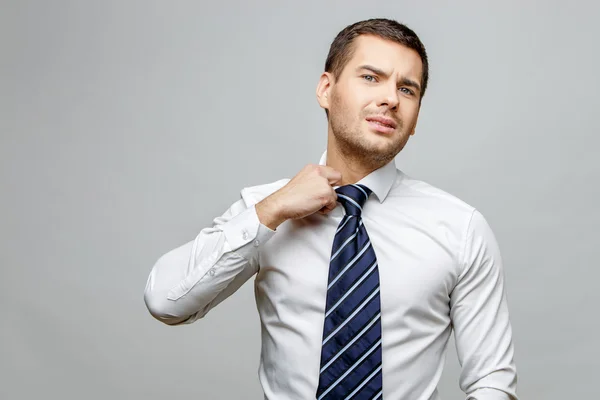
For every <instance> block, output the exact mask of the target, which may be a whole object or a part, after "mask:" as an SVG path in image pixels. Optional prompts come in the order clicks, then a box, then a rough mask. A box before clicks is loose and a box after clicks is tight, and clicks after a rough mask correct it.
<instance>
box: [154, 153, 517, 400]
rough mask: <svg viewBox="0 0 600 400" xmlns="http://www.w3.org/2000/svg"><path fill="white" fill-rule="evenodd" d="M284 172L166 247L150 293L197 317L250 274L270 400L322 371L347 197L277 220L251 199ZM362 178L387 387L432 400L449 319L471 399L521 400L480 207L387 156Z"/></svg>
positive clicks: (174, 316)
mask: <svg viewBox="0 0 600 400" xmlns="http://www.w3.org/2000/svg"><path fill="white" fill-rule="evenodd" d="M326 157H327V152H325V153H323V155H322V157H321V160H320V164H321V165H325V160H326ZM287 182H289V179H282V180H279V181H276V182H272V183H268V184H265V185H259V186H253V187H247V188H244V189H242V190H241V198H240V199H239V200H238V201H236V202H235V203H234V204H232V205H231V207H230V208H229V209H228V210H227V211H226V212H225V213H224V214H223V215H221V216H219V217H217V218H215V219H214V221H213V224H212V226H210V227H206V228H205V229H202V230H201V231H200V233H199V234H198V236H197V237H196V238H195V239H194V240H192V241H190V242H189V243H187V244H184V245H183V246H181V247H178V248H176V249H173V250H171V251H169V252H168V253H166V254H165V255H163V256H162V257H160V259H159V260H158V261H157V262H156V264H155V265H154V267H153V269H152V271H151V273H150V276H149V278H148V282H147V284H146V289H145V295H144V299H145V302H146V305H147V307H148V310H149V311H150V313H151V314H152V315H153V316H154V317H155V318H157V319H158V320H160V321H162V322H164V323H167V324H179V323H191V322H194V321H196V320H198V319H199V318H202V317H203V316H204V315H206V313H207V312H209V311H210V310H211V309H212V308H213V307H215V306H216V305H217V304H219V303H220V302H221V301H223V300H224V299H226V298H227V297H228V296H230V295H231V294H233V293H234V292H235V291H236V290H237V289H238V288H239V287H240V286H241V285H242V284H244V282H246V281H247V280H248V279H250V278H254V279H253V281H254V288H255V297H256V305H257V309H258V312H259V316H260V321H261V340H262V352H261V357H260V365H259V379H260V383H261V385H262V388H263V391H264V394H265V399H269V400H287V399H294V400H307V399H314V398H315V394H316V390H317V385H318V381H319V369H320V355H321V341H322V335H323V320H324V310H325V299H326V294H327V277H328V270H329V258H330V256H331V248H332V243H333V237H334V234H335V231H336V229H337V227H338V225H339V223H340V220H341V219H342V217H343V215H344V208H343V207H342V205H341V204H340V203H338V206H337V208H336V209H335V210H333V211H332V212H331V213H329V214H328V215H321V214H319V213H315V214H313V215H311V216H309V217H306V218H303V219H300V220H288V221H286V222H284V223H283V224H281V225H280V226H279V227H278V228H277V230H276V231H273V230H271V229H269V228H268V227H266V226H265V225H263V224H261V223H260V221H259V219H258V216H257V214H256V208H255V204H256V203H258V202H259V201H261V200H262V199H264V198H265V197H267V196H268V195H270V194H271V193H273V192H275V191H276V190H278V189H279V188H281V187H282V186H284V185H285V184H286V183H287ZM358 183H361V184H363V185H366V186H367V187H368V188H370V189H371V190H372V191H373V194H371V196H370V197H369V199H368V200H367V202H366V203H365V205H364V207H363V211H362V219H363V223H364V225H365V227H366V229H367V233H368V235H369V237H370V240H371V242H372V246H373V248H374V250H375V254H376V257H377V261H378V266H379V275H380V291H381V292H380V295H381V324H382V350H383V352H382V354H383V355H382V362H383V368H382V371H383V398H384V399H387V400H440V399H441V398H440V395H439V394H438V391H437V384H438V381H439V379H440V376H441V374H442V369H443V366H444V362H445V352H446V348H447V345H448V339H449V337H450V333H451V330H452V329H454V335H455V339H456V349H457V354H458V358H459V362H460V364H461V366H462V371H461V375H460V382H459V384H460V388H461V389H462V390H463V391H464V392H465V393H466V395H467V399H477V400H510V399H516V398H517V396H516V393H515V390H516V383H517V374H516V368H515V363H514V359H513V352H514V350H513V343H512V330H511V325H510V321H509V313H508V308H507V302H506V297H505V290H504V276H503V274H504V273H503V267H502V260H501V257H500V251H499V248H498V245H497V242H496V239H495V237H494V234H493V232H492V230H491V229H490V227H489V225H488V223H487V222H486V220H485V219H484V217H483V216H482V214H481V213H480V212H479V211H477V210H476V209H475V208H473V207H472V206H470V205H468V204H466V203H465V202H463V201H461V200H459V199H458V198H456V197H454V196H452V195H450V194H448V193H446V192H444V191H442V190H440V189H437V188H435V187H433V186H431V185H429V184H427V183H425V182H423V181H419V180H416V179H413V178H411V177H409V176H408V175H406V174H405V173H403V172H402V171H400V170H399V169H397V168H396V164H395V162H394V161H391V162H390V163H388V164H387V165H385V166H384V167H382V168H379V169H378V170H376V171H373V172H372V173H371V174H369V175H368V176H366V177H364V178H363V179H362V180H361V181H359V182H358Z"/></svg>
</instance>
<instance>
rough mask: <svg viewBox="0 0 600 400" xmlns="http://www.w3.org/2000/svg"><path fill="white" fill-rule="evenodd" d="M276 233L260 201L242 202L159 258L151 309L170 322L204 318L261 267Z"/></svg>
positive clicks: (147, 294) (149, 293)
mask: <svg viewBox="0 0 600 400" xmlns="http://www.w3.org/2000/svg"><path fill="white" fill-rule="evenodd" d="M274 234H275V231H274V230H272V229H270V228H269V227H267V226H265V225H263V224H262V223H261V222H260V220H259V217H258V215H257V212H256V205H252V206H250V207H249V206H247V204H246V203H245V201H244V199H243V198H242V199H240V200H238V201H237V202H235V203H234V204H233V205H231V207H229V209H228V210H227V211H226V212H225V213H224V214H223V215H221V216H220V217H217V218H215V219H214V220H213V224H212V226H211V227H206V228H204V229H202V231H201V232H200V233H199V234H198V236H197V237H196V238H195V240H193V241H191V242H188V243H186V244H184V245H183V246H180V247H178V248H176V249H173V250H171V251H169V252H168V253H166V254H164V255H163V256H162V257H160V258H159V259H158V261H157V262H156V263H155V265H154V267H153V268H152V271H151V272H150V276H149V277H148V280H147V283H146V288H145V291H144V301H145V303H146V307H147V308H148V311H150V314H152V316H154V317H155V318H156V319H158V320H159V321H161V322H164V323H165V324H168V325H179V324H184V323H191V322H194V321H196V320H197V319H199V318H202V317H204V315H206V313H207V312H208V311H210V310H211V309H212V308H213V307H215V306H216V305H217V304H219V303H220V302H221V301H223V300H225V299H226V298H227V297H229V296H231V295H232V294H233V293H234V292H235V291H236V290H237V289H239V288H240V287H241V286H242V284H243V283H244V282H246V281H247V280H248V279H250V277H252V275H254V274H255V273H256V272H257V271H258V250H259V249H260V247H261V246H262V245H263V244H264V243H265V242H266V241H267V240H269V239H270V238H271V237H272V236H273V235H274Z"/></svg>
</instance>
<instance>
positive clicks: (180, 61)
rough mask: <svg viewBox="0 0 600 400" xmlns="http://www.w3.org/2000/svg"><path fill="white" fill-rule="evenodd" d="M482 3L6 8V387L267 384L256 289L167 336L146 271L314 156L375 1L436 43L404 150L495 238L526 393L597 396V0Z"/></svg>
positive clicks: (13, 391) (1, 354)
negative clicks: (332, 77) (150, 298)
mask: <svg viewBox="0 0 600 400" xmlns="http://www.w3.org/2000/svg"><path fill="white" fill-rule="evenodd" d="M483 3H484V2H479V1H470V2H445V1H436V2H418V3H417V2H408V1H388V2H365V1H327V2H321V1H319V2H316V1H314V2H293V3H292V2H275V1H273V2H242V1H238V2H211V3H205V2H201V1H176V2H166V1H162V2H161V1H96V2H91V1H62V0H61V1H53V2H45V1H38V2H33V1H22V0H21V1H13V2H9V1H3V2H2V4H1V8H0V60H1V62H0V132H1V142H0V168H1V170H0V188H1V191H2V192H1V197H0V217H1V218H0V243H2V248H1V251H0V257H1V258H0V262H1V264H0V267H1V269H0V305H1V314H0V321H1V322H0V398H3V399H37V398H45V399H58V398H65V399H108V398H111V399H125V398H144V399H164V398H167V396H168V398H177V397H182V398H183V397H185V398H195V399H259V398H262V394H261V391H260V386H259V383H258V378H257V368H258V356H259V351H260V343H259V324H258V323H259V321H258V317H257V313H256V309H255V306H254V298H253V292H252V286H251V285H248V284H247V285H245V286H244V287H243V288H242V289H240V290H239V291H238V292H237V293H236V294H235V295H234V296H232V297H231V298H229V299H228V300H226V301H225V302H224V303H223V304H221V305H220V306H219V307H217V308H216V309H215V310H213V311H212V312H211V313H210V314H209V315H208V316H207V317H206V318H205V319H204V320H201V321H198V322H197V323H195V324H193V325H190V326H185V327H168V326H166V325H162V324H160V323H159V322H157V321H155V320H153V319H152V317H151V316H150V315H149V313H148V312H147V311H146V309H145V306H144V303H143V289H144V286H145V283H146V278H147V276H148V273H149V271H150V268H151V267H152V265H153V264H154V262H155V261H156V260H157V259H158V257H159V256H161V255H162V254H163V253H165V252H167V251H169V250H170V249H172V248H174V247H177V246H179V245H180V244H183V243H185V242H187V241H188V240H192V239H193V238H194V237H195V235H196V234H197V233H198V232H199V230H200V229H202V228H203V227H204V226H206V225H208V224H209V223H210V222H211V220H212V218H213V217H215V216H217V215H219V214H220V213H222V212H223V211H224V210H225V209H226V208H227V207H228V206H229V205H230V204H231V203H233V202H234V201H235V200H237V199H238V198H239V190H240V189H241V188H242V187H245V186H251V185H256V184H261V183H267V182H271V181H274V180H277V179H281V178H284V177H292V176H293V175H295V173H296V172H297V171H298V170H299V169H300V168H301V167H302V166H303V165H305V164H306V163H309V162H318V159H319V157H320V155H321V153H322V151H323V150H324V148H325V143H326V142H325V140H326V122H325V115H324V112H323V111H322V110H321V109H320V108H319V107H318V105H317V102H316V99H315V87H316V84H317V80H318V77H319V74H320V73H321V71H322V68H323V64H324V60H325V57H326V54H327V51H328V48H329V44H330V43H331V41H332V40H333V38H334V36H335V34H336V33H337V32H338V31H339V30H341V29H342V28H343V27H344V26H346V25H348V24H350V23H352V22H355V21H357V20H361V19H365V18H369V17H378V16H384V17H390V18H395V19H397V20H399V21H401V22H404V23H406V24H407V25H408V26H409V27H411V28H413V29H414V30H415V31H416V32H417V34H419V35H420V37H421V39H422V40H423V42H424V43H425V45H426V47H427V50H428V52H429V56H430V62H431V81H430V87H429V91H428V93H427V94H426V96H425V99H424V103H423V107H422V111H421V115H420V122H419V124H418V127H417V134H416V135H415V136H414V137H413V138H411V140H410V141H409V143H408V145H407V147H406V148H405V149H404V151H403V152H401V153H400V155H399V156H398V157H397V165H398V167H399V168H401V169H402V170H404V171H405V172H406V173H408V174H410V175H412V176H414V177H417V178H419V179H422V180H425V181H427V182H429V183H431V184H433V185H436V186H438V187H440V188H442V189H444V190H446V191H449V192H450V193H453V194H455V195H456V196H458V197H460V198H462V199H463V200H465V201H467V202H468V203H470V204H472V205H474V206H476V207H478V208H479V209H480V210H481V211H482V212H483V213H484V215H485V216H486V218H487V219H488V221H489V222H490V224H491V226H492V228H493V229H494V232H495V233H496V235H497V238H498V241H499V243H500V246H501V249H502V252H503V258H504V261H505V274H506V282H507V293H508V301H509V307H510V311H511V321H512V323H513V330H514V341H515V347H516V362H517V368H518V372H519V379H520V381H519V393H520V395H521V398H522V399H547V400H559V399H560V400H564V399H574V398H587V399H589V398H592V397H595V396H596V395H597V393H598V388H597V379H598V378H597V376H598V373H599V372H600V368H599V363H598V359H599V357H600V350H599V346H598V343H597V337H598V335H597V329H598V323H597V316H598V310H597V306H598V300H599V299H600V296H599V295H598V290H597V287H598V283H597V281H598V278H599V277H600V274H599V273H598V261H597V260H598V256H599V254H598V225H599V224H600V211H599V210H598V189H597V187H596V185H597V183H598V181H599V179H600V167H599V164H600V163H599V161H598V157H597V151H598V145H599V144H600V142H599V140H598V136H597V135H598V133H599V129H598V128H599V124H598V121H597V116H598V112H597V109H598V106H599V105H600V104H599V101H598V92H599V89H600V85H599V83H598V69H599V66H600V63H599V58H598V37H599V36H600V28H598V24H597V23H598V15H599V13H598V11H599V6H598V5H596V4H597V3H595V2H591V1H569V2H562V1H561V2H557V1H553V2H541V1H516V0H511V1H506V0H505V1H502V2H494V3H493V4H492V3H491V2H490V4H483ZM594 338H596V339H594ZM453 343H454V341H453V339H452V341H451V345H450V347H449V351H448V359H447V367H446V370H445V373H444V376H443V379H442V381H441V383H440V391H441V394H442V396H443V398H444V399H460V398H463V396H462V394H461V392H460V390H459V389H458V383H457V379H458V374H459V371H460V368H459V365H458V362H457V361H456V356H455V349H454V347H453ZM394 400H395V399H394Z"/></svg>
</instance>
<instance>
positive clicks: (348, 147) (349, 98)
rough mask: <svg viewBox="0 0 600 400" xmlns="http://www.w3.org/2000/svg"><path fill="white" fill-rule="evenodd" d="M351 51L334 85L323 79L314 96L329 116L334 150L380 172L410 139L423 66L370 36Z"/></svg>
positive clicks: (409, 52) (326, 77) (396, 47)
mask: <svg viewBox="0 0 600 400" xmlns="http://www.w3.org/2000/svg"><path fill="white" fill-rule="evenodd" d="M354 46H355V47H354V54H353V56H352V59H351V60H350V61H349V62H348V64H346V66H345V67H344V69H343V70H342V72H341V74H340V76H338V77H337V79H336V80H335V82H333V77H332V75H331V74H327V73H325V74H323V76H322V77H321V81H320V82H319V89H318V90H317V95H318V97H319V103H321V106H322V107H324V108H326V109H328V111H329V131H330V139H333V140H334V141H335V145H336V148H337V149H338V150H339V151H341V152H342V154H344V155H345V156H346V157H349V158H354V159H358V160H360V161H361V162H362V163H364V164H366V165H372V166H381V165H384V164H386V163H387V162H389V161H391V160H392V159H393V158H394V157H395V156H396V154H398V153H399V152H400V151H401V150H402V148H404V145H405V144H406V142H407V141H408V138H409V137H410V136H411V135H412V134H414V130H415V127H416V124H417V118H418V114H419V100H420V97H421V91H420V86H421V85H420V82H421V74H422V69H423V64H422V62H421V58H420V57H419V54H418V53H417V52H416V51H414V50H412V49H409V48H407V47H405V46H403V45H400V44H398V43H395V42H392V41H388V40H384V39H381V38H379V37H376V36H370V35H361V36H359V37H357V38H356V39H355V42H354ZM331 135H333V138H331Z"/></svg>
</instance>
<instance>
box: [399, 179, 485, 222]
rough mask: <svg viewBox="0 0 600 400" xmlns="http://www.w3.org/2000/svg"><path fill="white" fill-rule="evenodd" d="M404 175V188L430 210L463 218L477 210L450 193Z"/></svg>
mask: <svg viewBox="0 0 600 400" xmlns="http://www.w3.org/2000/svg"><path fill="white" fill-rule="evenodd" d="M402 175H403V177H402V181H401V182H402V187H404V189H405V190H408V191H411V192H412V193H413V196H414V195H416V197H417V198H418V199H419V201H420V202H422V204H427V206H428V208H430V209H432V210H438V211H439V212H444V211H447V212H449V214H450V215H453V216H460V217H463V218H464V217H466V218H469V217H470V215H471V214H472V213H473V211H474V210H475V207H474V206H473V205H471V204H469V203H467V201H465V200H464V199H461V198H460V197H458V196H457V195H455V194H453V193H450V192H449V191H446V190H444V189H442V188H440V187H438V186H435V185H433V184H431V183H429V182H427V181H424V180H420V179H416V178H414V177H412V176H409V175H407V174H405V173H402Z"/></svg>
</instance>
